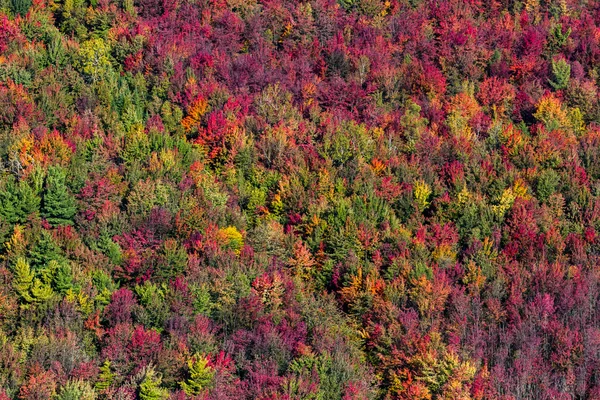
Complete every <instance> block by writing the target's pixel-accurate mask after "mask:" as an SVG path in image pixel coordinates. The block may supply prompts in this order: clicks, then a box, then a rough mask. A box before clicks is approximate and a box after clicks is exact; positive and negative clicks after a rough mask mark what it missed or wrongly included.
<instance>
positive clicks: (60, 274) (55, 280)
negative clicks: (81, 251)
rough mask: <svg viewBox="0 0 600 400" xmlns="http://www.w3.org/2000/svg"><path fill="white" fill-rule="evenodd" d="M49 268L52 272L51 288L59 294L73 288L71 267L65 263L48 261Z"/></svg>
mask: <svg viewBox="0 0 600 400" xmlns="http://www.w3.org/2000/svg"><path fill="white" fill-rule="evenodd" d="M49 268H50V270H51V271H52V286H54V288H55V289H56V290H57V291H58V292H59V293H61V294H65V293H66V292H68V291H69V290H70V289H72V288H73V273H72V271H71V267H69V265H68V264H66V263H64V262H63V263H59V262H57V261H55V260H52V261H50V263H49Z"/></svg>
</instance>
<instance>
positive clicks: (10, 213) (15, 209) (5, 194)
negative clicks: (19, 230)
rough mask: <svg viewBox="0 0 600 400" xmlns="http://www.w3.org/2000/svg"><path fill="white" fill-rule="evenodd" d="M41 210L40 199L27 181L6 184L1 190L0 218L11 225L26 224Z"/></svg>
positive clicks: (12, 181)
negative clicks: (28, 218)
mask: <svg viewBox="0 0 600 400" xmlns="http://www.w3.org/2000/svg"><path fill="white" fill-rule="evenodd" d="M39 208H40V198H39V197H38V195H37V193H36V192H35V190H33V189H32V187H31V186H30V185H29V183H27V182H26V181H20V182H18V183H16V182H15V181H14V180H9V181H7V182H6V184H5V185H4V187H3V188H2V189H0V217H2V218H3V219H4V220H5V221H7V222H9V223H11V224H17V223H24V222H25V221H27V217H29V215H31V214H33V213H35V212H37V211H38V210H39Z"/></svg>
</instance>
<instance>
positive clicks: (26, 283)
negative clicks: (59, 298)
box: [12, 257, 34, 303]
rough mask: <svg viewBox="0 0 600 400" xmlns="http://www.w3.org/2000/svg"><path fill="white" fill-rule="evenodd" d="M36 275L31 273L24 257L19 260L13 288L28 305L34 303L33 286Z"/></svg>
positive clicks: (15, 267)
mask: <svg viewBox="0 0 600 400" xmlns="http://www.w3.org/2000/svg"><path fill="white" fill-rule="evenodd" d="M33 278H34V274H33V272H31V268H30V267H29V264H28V263H27V261H26V260H25V259H24V258H23V257H19V258H18V259H17V263H16V264H15V266H14V267H13V283H12V284H13V288H14V289H15V290H16V291H17V293H18V294H19V296H21V297H22V298H23V300H25V301H26V302H27V303H31V302H32V301H33V297H32V296H31V287H32V285H33Z"/></svg>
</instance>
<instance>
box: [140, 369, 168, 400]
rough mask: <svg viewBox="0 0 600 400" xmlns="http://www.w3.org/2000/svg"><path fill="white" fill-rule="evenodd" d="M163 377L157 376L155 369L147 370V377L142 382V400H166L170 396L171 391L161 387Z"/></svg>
mask: <svg viewBox="0 0 600 400" xmlns="http://www.w3.org/2000/svg"><path fill="white" fill-rule="evenodd" d="M161 382H162V378H161V377H160V376H157V375H156V373H155V372H154V370H153V369H149V370H148V371H147V372H146V377H145V378H144V380H143V381H142V383H141V384H140V399H141V400H165V399H166V398H168V397H169V392H168V391H167V390H166V389H164V388H161V387H160V384H161Z"/></svg>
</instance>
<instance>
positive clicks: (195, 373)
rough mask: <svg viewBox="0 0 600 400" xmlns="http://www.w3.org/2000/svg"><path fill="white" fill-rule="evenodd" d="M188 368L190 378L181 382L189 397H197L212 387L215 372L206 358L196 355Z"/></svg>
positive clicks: (189, 362)
mask: <svg viewBox="0 0 600 400" xmlns="http://www.w3.org/2000/svg"><path fill="white" fill-rule="evenodd" d="M188 368H189V378H188V379H187V380H186V381H185V382H180V385H181V388H182V389H183V391H184V392H185V394H187V395H188V396H195V395H198V394H200V393H202V391H203V390H205V389H207V388H209V387H210V385H211V384H212V380H213V376H214V371H213V369H212V368H211V367H209V366H208V360H207V359H206V357H203V356H201V355H199V354H196V355H195V356H194V357H193V358H192V359H191V360H190V361H188Z"/></svg>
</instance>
